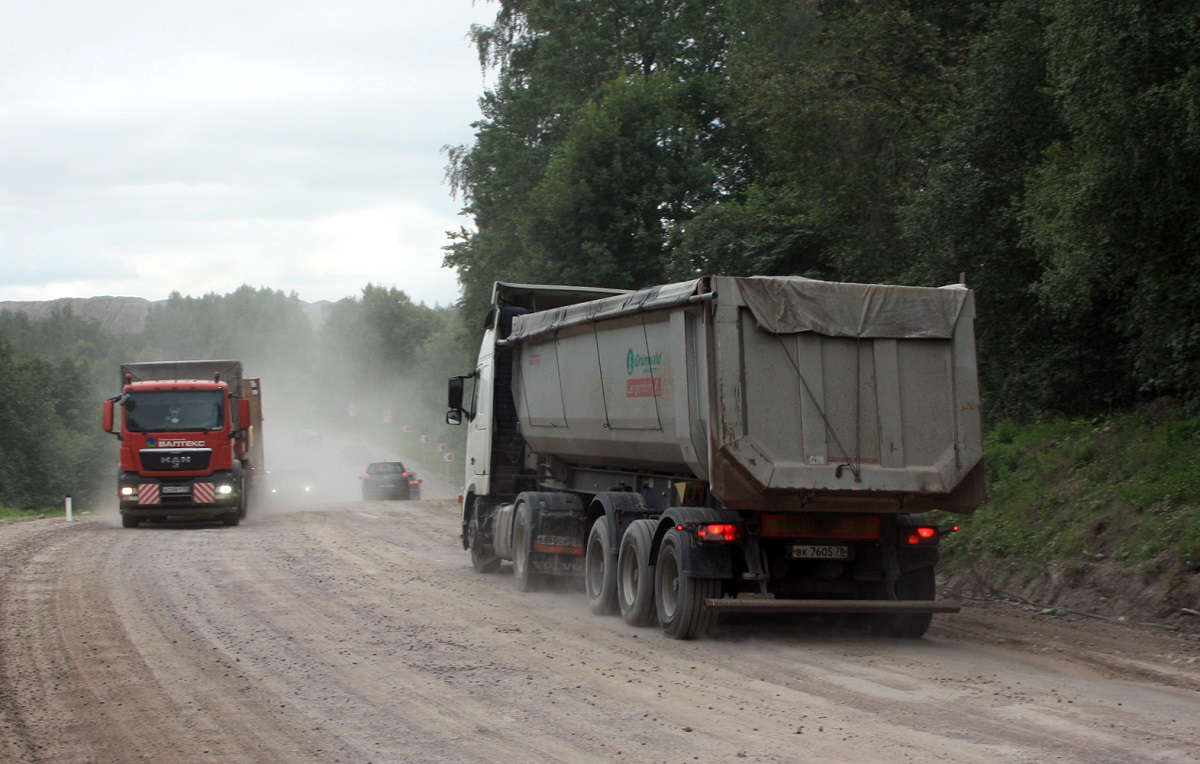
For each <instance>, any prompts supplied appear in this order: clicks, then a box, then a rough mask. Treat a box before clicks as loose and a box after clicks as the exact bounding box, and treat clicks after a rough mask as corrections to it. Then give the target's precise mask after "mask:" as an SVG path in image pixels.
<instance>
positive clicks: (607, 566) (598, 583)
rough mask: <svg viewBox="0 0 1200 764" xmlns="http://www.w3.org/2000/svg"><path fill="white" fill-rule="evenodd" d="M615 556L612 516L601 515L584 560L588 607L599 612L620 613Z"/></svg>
mask: <svg viewBox="0 0 1200 764" xmlns="http://www.w3.org/2000/svg"><path fill="white" fill-rule="evenodd" d="M614 557H615V555H613V545H612V533H611V529H610V527H609V522H608V517H607V516H606V515H601V516H600V517H598V518H596V522H594V523H592V530H591V531H590V532H589V533H588V541H587V556H586V557H585V558H584V561H583V581H584V586H585V587H586V588H587V597H588V607H590V608H591V609H592V612H593V613H595V614H596V615H613V614H614V613H616V612H617V561H616V560H615V559H614Z"/></svg>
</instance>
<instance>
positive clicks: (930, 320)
mask: <svg viewBox="0 0 1200 764" xmlns="http://www.w3.org/2000/svg"><path fill="white" fill-rule="evenodd" d="M738 287H739V288H740V289H741V292H742V299H743V300H745V302H746V304H747V305H748V306H749V307H750V311H751V312H752V313H753V314H754V318H755V320H757V321H758V324H759V326H761V327H762V328H763V329H765V330H767V331H769V332H772V333H774V334H793V333H796V332H816V333H818V334H823V335H826V336H829V337H864V338H865V337H890V338H904V337H909V338H917V339H921V338H925V339H950V338H952V337H953V336H954V325H955V323H957V322H958V315H959V313H960V312H961V311H962V306H963V302H964V301H965V300H966V299H967V290H966V289H965V288H964V287H961V286H958V285H953V286H948V287H942V288H940V289H934V288H931V287H909V286H883V285H879V284H842V283H835V282H830V281H817V280H814V279H806V278H802V277H800V276H785V277H779V276H775V277H764V276H753V277H750V278H743V279H738Z"/></svg>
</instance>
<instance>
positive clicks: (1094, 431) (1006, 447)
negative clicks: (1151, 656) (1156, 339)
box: [944, 405, 1200, 576]
mask: <svg viewBox="0 0 1200 764" xmlns="http://www.w3.org/2000/svg"><path fill="white" fill-rule="evenodd" d="M984 453H985V455H986V456H985V459H986V465H987V478H988V501H987V503H986V504H985V505H984V506H983V507H981V508H980V509H979V510H978V511H977V512H976V513H975V514H974V515H972V516H970V517H966V518H954V521H955V522H958V523H959V525H960V526H961V528H962V530H961V532H960V533H958V534H955V535H953V536H951V537H950V538H949V539H947V541H946V544H945V547H944V550H945V560H946V564H947V565H948V566H949V567H950V568H952V569H953V568H956V567H965V566H966V565H968V564H969V563H970V562H971V561H972V560H975V559H979V558H981V557H983V558H991V559H999V560H1004V561H1005V563H1007V564H1008V565H1009V566H1010V567H1012V568H1014V569H1016V570H1024V571H1026V572H1027V573H1028V574H1029V575H1030V576H1033V575H1035V572H1036V571H1038V570H1041V569H1043V568H1044V566H1045V565H1046V564H1047V563H1049V562H1051V561H1056V560H1066V561H1068V562H1069V561H1081V560H1101V559H1110V560H1116V561H1118V562H1124V563H1128V564H1132V565H1136V566H1139V567H1141V568H1142V569H1144V570H1147V571H1156V572H1160V573H1163V574H1165V575H1187V574H1190V573H1195V572H1200V467H1198V465H1200V416H1197V415H1189V414H1187V413H1185V412H1184V411H1183V410H1182V409H1180V408H1178V407H1175V406H1170V405H1167V406H1163V405H1159V406H1152V407H1148V408H1146V409H1143V410H1140V411H1137V412H1133V413H1129V414H1122V415H1117V416H1113V417H1108V418H1104V419H1086V420H1082V419H1053V420H1047V421H1042V422H1037V423H1034V424H1031V425H1017V424H1013V423H1008V422H1006V423H1001V424H999V425H998V426H997V427H995V428H994V429H993V430H992V431H991V432H990V433H989V434H988V435H987V436H986V438H985V445H984Z"/></svg>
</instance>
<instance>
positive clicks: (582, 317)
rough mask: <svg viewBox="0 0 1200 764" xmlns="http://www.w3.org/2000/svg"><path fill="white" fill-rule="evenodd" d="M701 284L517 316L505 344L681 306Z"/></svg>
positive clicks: (683, 284)
mask: <svg viewBox="0 0 1200 764" xmlns="http://www.w3.org/2000/svg"><path fill="white" fill-rule="evenodd" d="M702 282H703V280H702V279H693V280H692V281H684V282H680V283H678V284H664V285H662V286H655V287H647V288H646V289H639V290H637V291H636V292H629V293H628V294H619V295H616V296H613V297H606V298H604V299H602V300H592V301H590V302H581V303H579V304H577V305H568V306H566V307H565V308H555V309H553V310H544V311H541V312H539V313H529V314H526V315H523V316H517V317H516V318H514V319H513V331H512V334H510V335H509V336H508V341H509V342H519V341H521V340H525V339H529V338H530V337H536V336H538V335H540V334H546V333H549V332H556V331H559V330H560V329H564V328H566V327H568V326H576V325H578V324H584V323H590V322H593V321H601V320H604V319H608V318H615V317H617V316H623V315H629V314H632V313H643V312H645V311H648V310H662V309H664V308H671V307H675V306H676V305H685V304H687V303H688V302H691V301H692V299H693V297H694V296H695V295H696V294H698V293H700V292H702V291H703V288H702V287H703V283H702Z"/></svg>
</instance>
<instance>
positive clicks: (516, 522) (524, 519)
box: [512, 501, 542, 592]
mask: <svg viewBox="0 0 1200 764" xmlns="http://www.w3.org/2000/svg"><path fill="white" fill-rule="evenodd" d="M531 514H532V512H531V510H530V509H529V505H528V504H526V503H525V502H523V501H522V502H519V503H518V504H517V509H516V516H515V517H514V518H513V531H512V534H513V539H512V549H513V580H515V581H516V583H517V591H522V592H529V591H533V590H535V589H537V588H539V586H540V584H541V582H542V577H541V576H539V575H537V574H536V573H534V572H533V571H532V570H531V561H530V556H531V555H532V554H533V518H532V517H531Z"/></svg>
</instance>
